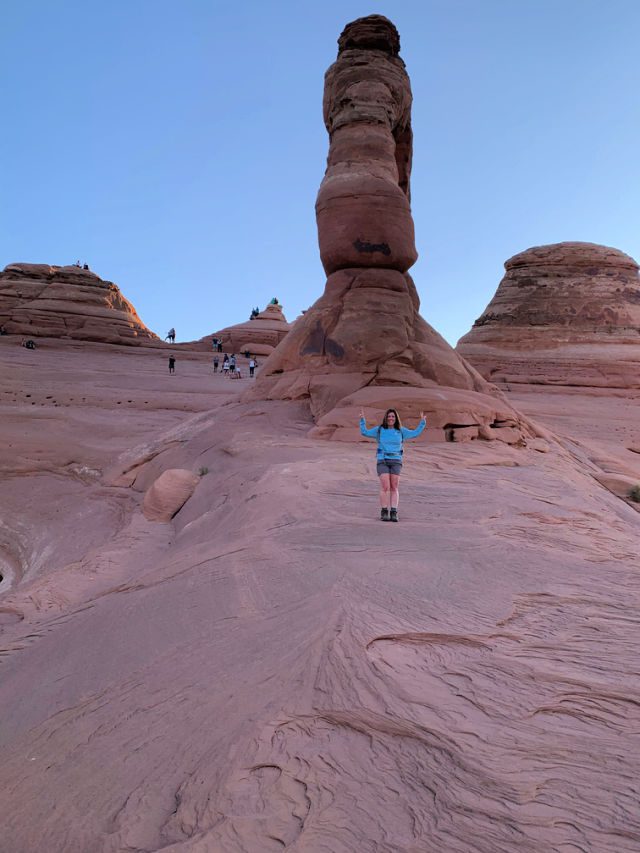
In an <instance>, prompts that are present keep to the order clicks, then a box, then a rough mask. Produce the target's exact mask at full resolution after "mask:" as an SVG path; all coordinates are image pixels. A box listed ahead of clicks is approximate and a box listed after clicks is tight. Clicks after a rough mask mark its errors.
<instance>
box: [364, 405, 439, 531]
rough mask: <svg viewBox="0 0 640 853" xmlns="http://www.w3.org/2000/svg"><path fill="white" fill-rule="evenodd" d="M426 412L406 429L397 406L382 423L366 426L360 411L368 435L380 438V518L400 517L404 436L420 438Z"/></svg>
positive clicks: (391, 519) (378, 452)
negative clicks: (375, 425)
mask: <svg viewBox="0 0 640 853" xmlns="http://www.w3.org/2000/svg"><path fill="white" fill-rule="evenodd" d="M426 425H427V421H426V418H425V416H424V412H420V423H419V424H418V426H417V427H416V428H415V429H407V427H403V426H402V424H401V423H400V418H399V417H398V413H397V411H396V410H395V409H387V411H386V412H385V413H384V417H383V418H382V423H381V424H380V426H377V427H372V428H371V429H367V423H366V421H365V417H364V411H361V412H360V432H361V433H362V435H365V436H367V437H368V438H377V440H378V450H377V454H376V458H377V465H376V469H377V472H378V476H379V478H380V520H381V521H398V501H399V499H400V495H399V487H400V473H401V471H402V452H403V444H404V440H405V439H407V438H417V437H418V436H419V435H420V433H421V432H422V431H423V429H424V428H425V427H426Z"/></svg>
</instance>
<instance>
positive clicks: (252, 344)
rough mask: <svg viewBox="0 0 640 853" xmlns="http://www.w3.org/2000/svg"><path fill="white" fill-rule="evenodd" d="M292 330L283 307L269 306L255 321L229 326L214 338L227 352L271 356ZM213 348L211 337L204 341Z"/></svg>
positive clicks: (208, 347)
mask: <svg viewBox="0 0 640 853" xmlns="http://www.w3.org/2000/svg"><path fill="white" fill-rule="evenodd" d="M290 329H291V324H290V323H287V318H286V317H285V316H284V311H283V309H282V305H271V304H269V305H267V307H266V308H265V309H264V311H261V312H260V313H259V314H258V315H257V316H256V317H254V318H253V320H247V321H246V322H245V323H238V324H237V325H235V326H228V327H227V328H226V329H221V330H220V331H219V332H214V335H213V336H214V337H216V338H219V339H220V340H221V341H222V345H223V347H224V350H225V352H235V353H241V352H245V350H249V351H250V352H251V353H252V354H253V355H270V354H271V353H272V352H273V351H274V349H275V348H276V347H277V346H278V344H279V343H280V342H281V341H282V340H284V338H285V337H286V336H287V335H288V333H289V330H290ZM204 340H205V341H206V342H207V349H210V348H211V336H209V337H207V338H205V339H204Z"/></svg>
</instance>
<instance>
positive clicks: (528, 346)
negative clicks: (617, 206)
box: [457, 243, 640, 388]
mask: <svg viewBox="0 0 640 853" xmlns="http://www.w3.org/2000/svg"><path fill="white" fill-rule="evenodd" d="M505 270H506V273H505V276H504V278H503V279H502V281H501V282H500V284H499V286H498V289H497V291H496V294H495V296H494V297H493V299H492V300H491V302H490V303H489V305H488V306H487V309H486V311H485V313H484V314H483V315H482V316H481V317H480V318H479V319H478V320H476V322H475V323H474V325H473V328H472V329H471V331H470V332H469V333H468V334H466V335H465V336H464V337H463V338H461V340H460V341H459V343H458V346H457V350H458V352H459V353H460V354H461V355H462V356H464V357H465V358H466V359H467V360H468V361H470V362H471V364H473V366H474V367H475V368H477V370H478V371H479V372H480V373H481V374H482V375H483V376H484V377H485V378H487V379H491V381H492V382H508V383H536V384H551V385H570V386H578V385H580V386H590V387H602V388H640V276H639V274H638V264H637V263H636V262H635V261H634V260H633V258H630V257H629V256H628V255H625V254H624V253H623V252H620V251H619V250H617V249H611V248H609V247H608V246H599V245H596V244H594V243H554V244H551V245H548V246H536V247H534V248H532V249H527V250H526V251H525V252H521V253H520V254H518V255H514V257H512V258H510V259H509V260H508V261H507V262H506V263H505Z"/></svg>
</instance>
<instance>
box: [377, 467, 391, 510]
mask: <svg viewBox="0 0 640 853" xmlns="http://www.w3.org/2000/svg"><path fill="white" fill-rule="evenodd" d="M389 477H393V474H380V506H381V507H382V509H388V508H389V497H390V495H391V489H390V485H389Z"/></svg>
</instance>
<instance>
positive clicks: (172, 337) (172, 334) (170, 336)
mask: <svg viewBox="0 0 640 853" xmlns="http://www.w3.org/2000/svg"><path fill="white" fill-rule="evenodd" d="M165 341H169V343H170V344H175V342H176V330H175V329H169V331H168V332H167V336H166V338H165Z"/></svg>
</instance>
